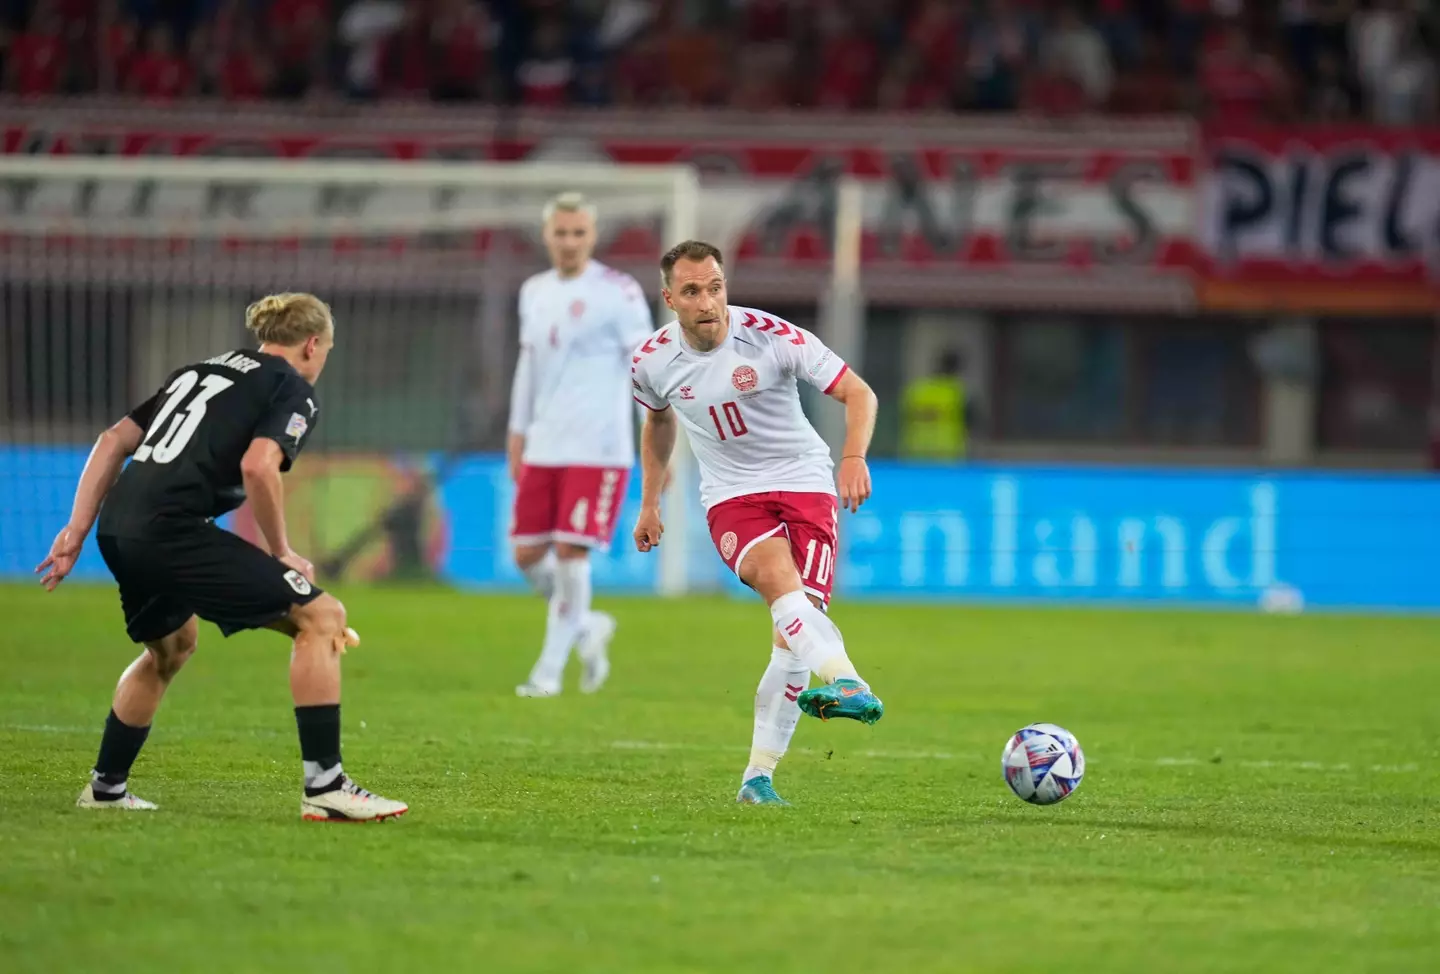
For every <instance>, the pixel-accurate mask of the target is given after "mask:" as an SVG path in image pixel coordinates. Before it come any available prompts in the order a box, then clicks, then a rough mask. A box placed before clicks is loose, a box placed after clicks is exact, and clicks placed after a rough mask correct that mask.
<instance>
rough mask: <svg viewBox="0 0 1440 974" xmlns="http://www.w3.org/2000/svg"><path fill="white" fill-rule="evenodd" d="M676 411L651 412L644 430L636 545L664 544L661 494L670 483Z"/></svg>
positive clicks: (642, 433)
mask: <svg viewBox="0 0 1440 974" xmlns="http://www.w3.org/2000/svg"><path fill="white" fill-rule="evenodd" d="M676 429H677V426H676V422H675V410H673V409H662V410H660V411H658V412H653V411H652V412H650V413H649V414H648V415H647V416H646V417H645V425H644V426H643V427H642V428H641V430H640V517H639V519H638V520H636V522H635V547H636V548H637V549H639V550H640V551H649V550H650V549H651V548H654V547H655V546H656V545H658V544H659V543H660V536H661V535H662V534H664V533H665V525H664V524H663V523H662V522H661V520H660V495H661V494H662V493H664V491H665V487H666V486H667V481H668V475H669V470H670V454H671V453H673V452H674V451H675V434H676Z"/></svg>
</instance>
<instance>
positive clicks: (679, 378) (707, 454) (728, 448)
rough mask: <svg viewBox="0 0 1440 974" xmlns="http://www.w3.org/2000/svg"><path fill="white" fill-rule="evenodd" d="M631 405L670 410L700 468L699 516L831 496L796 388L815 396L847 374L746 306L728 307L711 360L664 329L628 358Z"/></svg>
mask: <svg viewBox="0 0 1440 974" xmlns="http://www.w3.org/2000/svg"><path fill="white" fill-rule="evenodd" d="M632 358H633V363H632V366H631V370H630V371H631V378H632V380H633V381H632V385H633V386H634V393H635V401H636V402H638V403H640V404H641V405H642V406H645V407H647V408H649V409H653V410H656V411H660V410H664V409H668V408H671V407H674V409H675V410H676V413H677V415H678V418H679V421H680V423H681V424H682V425H683V426H684V427H685V432H686V434H687V435H688V436H689V438H690V444H691V447H692V449H693V450H694V451H695V458H696V460H698V461H699V464H700V500H701V502H702V503H703V504H704V505H705V507H706V508H710V507H713V506H715V505H716V504H719V503H720V502H721V501H726V500H729V499H730V498H732V497H741V496H744V495H745V494H759V493H764V492H766V491H796V492H814V493H826V494H832V495H833V494H834V493H835V481H834V465H833V463H832V462H831V460H830V449H829V447H827V446H826V445H825V441H824V440H822V439H821V438H820V435H819V434H818V433H816V432H815V428H814V427H812V426H811V425H810V421H809V420H807V419H806V418H805V413H804V411H803V410H802V409H801V408H800V392H799V388H798V387H797V385H796V381H797V380H802V379H803V380H804V381H806V382H808V383H810V384H811V385H812V386H814V387H815V388H817V389H819V390H821V391H822V392H827V393H828V392H829V391H830V390H832V389H834V388H835V384H836V383H837V382H839V381H840V377H841V376H842V375H844V374H845V370H846V365H845V363H844V362H843V361H841V359H840V357H839V356H838V355H836V354H835V353H834V352H832V351H830V349H828V348H826V347H825V345H824V344H822V343H821V341H820V339H818V338H816V337H815V335H814V334H812V333H811V332H808V331H806V330H805V329H803V328H799V327H796V326H795V325H792V324H790V323H789V322H788V321H785V320H783V319H781V318H777V317H775V316H774V315H771V314H766V313H765V312H763V311H757V310H755V309H753V308H737V307H734V306H731V308H730V331H729V334H727V335H726V336H725V340H724V341H723V342H721V343H720V345H719V346H718V347H717V348H715V349H714V350H713V351H710V352H697V351H696V350H695V349H693V348H691V347H690V346H689V345H687V344H686V343H685V339H684V336H683V335H682V334H681V331H680V325H679V323H678V322H674V321H672V322H671V323H670V324H668V325H666V326H665V327H664V328H661V329H660V330H659V331H658V332H656V333H655V334H653V335H651V336H650V337H649V338H648V339H646V340H645V342H644V343H643V344H641V345H640V346H639V347H638V348H637V349H636V350H635V352H634V355H633V356H632Z"/></svg>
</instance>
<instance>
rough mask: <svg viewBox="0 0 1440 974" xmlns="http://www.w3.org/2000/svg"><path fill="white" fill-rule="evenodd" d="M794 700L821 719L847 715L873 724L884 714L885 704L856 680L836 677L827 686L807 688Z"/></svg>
mask: <svg viewBox="0 0 1440 974" xmlns="http://www.w3.org/2000/svg"><path fill="white" fill-rule="evenodd" d="M795 702H796V703H798V704H799V705H800V709H801V710H803V711H805V713H807V714H809V715H810V716H811V717H819V718H820V719H821V720H830V719H831V718H834V717H848V718H849V719H851V720H858V721H860V723H862V724H873V723H875V721H877V720H879V719H880V718H881V717H883V716H885V705H884V704H883V703H881V702H880V698H879V697H877V696H875V694H873V693H871V692H870V688H869V687H867V686H866V685H865V684H863V683H861V682H860V681H859V680H836V681H835V682H834V683H832V684H830V685H829V686H823V687H815V688H813V689H810V690H806V691H805V692H804V693H802V694H800V696H799V698H798V699H797V700H796V701H795Z"/></svg>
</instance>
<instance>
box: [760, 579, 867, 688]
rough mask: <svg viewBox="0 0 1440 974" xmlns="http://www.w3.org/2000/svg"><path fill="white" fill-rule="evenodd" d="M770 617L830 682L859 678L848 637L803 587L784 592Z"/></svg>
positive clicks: (794, 648)
mask: <svg viewBox="0 0 1440 974" xmlns="http://www.w3.org/2000/svg"><path fill="white" fill-rule="evenodd" d="M770 617H771V618H772V619H774V620H775V625H776V626H777V627H778V628H779V629H780V634H781V635H782V636H784V637H785V641H786V642H788V643H789V644H790V649H791V651H792V652H794V654H795V656H796V657H797V658H798V659H799V660H800V663H801V664H802V665H803V666H805V667H807V668H808V669H809V670H810V671H811V672H813V673H814V674H815V675H816V676H818V677H819V678H820V679H821V680H823V681H825V682H826V683H834V682H835V681H836V680H857V681H859V682H861V683H864V682H865V681H864V680H861V679H860V674H859V673H857V672H856V671H855V664H854V663H852V662H850V657H849V656H847V655H845V638H844V637H843V636H841V635H840V630H839V629H837V628H835V623H833V622H831V621H830V620H829V619H828V618H827V617H826V616H825V613H823V612H821V611H820V610H819V609H817V608H815V606H813V605H811V604H810V600H809V599H808V598H806V596H805V593H804V592H802V591H799V590H796V591H794V592H790V593H789V594H787V595H782V596H780V597H779V598H778V599H776V600H775V601H774V602H772V603H771V605H770Z"/></svg>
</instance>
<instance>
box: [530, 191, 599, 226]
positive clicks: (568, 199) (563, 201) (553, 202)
mask: <svg viewBox="0 0 1440 974" xmlns="http://www.w3.org/2000/svg"><path fill="white" fill-rule="evenodd" d="M556 213H584V214H585V215H586V216H588V217H589V218H590V219H592V220H593V219H595V204H594V203H591V202H590V201H589V200H587V199H586V198H585V195H584V194H583V193H561V194H560V195H559V196H552V197H550V199H548V200H546V202H545V208H544V209H543V210H541V211H540V218H541V220H543V221H544V222H545V223H549V222H550V220H551V218H552V217H554V216H555V214H556Z"/></svg>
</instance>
